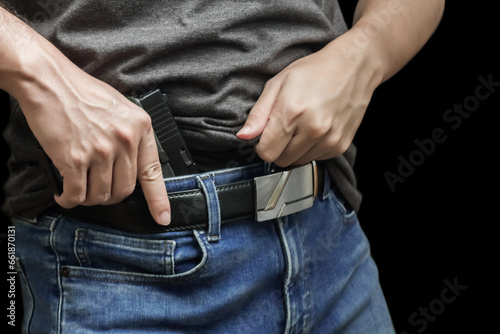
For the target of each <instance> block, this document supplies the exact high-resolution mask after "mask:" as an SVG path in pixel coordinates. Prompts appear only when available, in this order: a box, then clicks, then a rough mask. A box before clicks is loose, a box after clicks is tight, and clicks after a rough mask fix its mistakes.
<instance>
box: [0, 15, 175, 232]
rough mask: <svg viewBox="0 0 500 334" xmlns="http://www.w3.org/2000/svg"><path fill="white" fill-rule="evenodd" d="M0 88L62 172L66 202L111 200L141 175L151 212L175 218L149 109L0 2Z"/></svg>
mask: <svg viewBox="0 0 500 334" xmlns="http://www.w3.org/2000/svg"><path fill="white" fill-rule="evenodd" d="M0 89H2V90H4V91H6V92H8V93H9V94H11V95H12V96H13V97H14V98H16V99H17V100H18V101H19V104H20V106H21V109H22V110H23V113H24V115H25V116H26V120H27V121H28V125H29V126H30V128H31V130H32V131H33V134H34V135H35V137H36V138H37V139H38V141H39V142H40V144H41V145H42V147H43V149H44V150H45V152H46V153H47V155H48V156H49V157H50V158H51V159H52V161H53V162H54V165H55V166H56V167H57V169H58V170H59V171H60V173H61V175H62V176H63V177H64V185H63V187H64V188H63V193H62V194H61V196H56V197H55V200H56V201H57V203H59V205H61V206H62V207H65V208H71V207H74V206H76V205H97V204H102V205H106V204H113V203H117V202H119V201H121V200H122V199H124V198H125V197H126V196H128V195H130V194H131V192H132V191H133V190H134V188H135V184H136V180H139V182H140V184H141V186H142V188H143V191H144V194H145V196H146V200H147V201H148V205H149V209H150V211H151V214H152V216H153V218H154V219H155V220H156V221H157V222H158V223H162V224H166V223H168V222H170V213H169V212H170V204H169V201H168V198H167V193H166V190H165V186H164V183H163V177H162V173H161V166H160V164H159V161H158V153H157V149H156V143H155V139H154V136H153V131H152V127H151V120H150V118H149V116H148V114H147V113H146V112H145V111H144V110H142V109H141V108H139V107H137V106H136V105H135V104H133V103H131V102H130V101H128V99H127V98H125V97H124V96H123V95H121V94H120V93H119V92H118V91H116V90H115V89H114V88H112V87H111V86H109V85H107V84H106V83H104V82H102V81H100V80H97V79H96V78H94V77H92V76H90V75H88V74H87V73H85V72H84V71H82V70H81V69H80V68H78V67H77V66H76V65H74V64H73V63H72V62H71V61H70V60H69V59H68V58H66V57H65V56H64V55H63V54H62V53H61V52H60V51H59V50H58V49H57V48H56V47H54V46H53V45H52V44H51V43H50V42H48V41H47V40H46V39H44V38H43V37H42V36H40V35H39V34H37V33H36V32H35V31H34V30H32V29H31V28H30V27H28V26H27V25H26V24H24V23H23V22H22V21H20V20H19V19H18V18H16V17H15V16H14V15H12V14H10V13H9V12H8V11H6V10H5V9H3V8H0Z"/></svg>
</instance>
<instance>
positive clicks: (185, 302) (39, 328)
mask: <svg viewBox="0 0 500 334" xmlns="http://www.w3.org/2000/svg"><path fill="white" fill-rule="evenodd" d="M263 166H264V165H263V164H258V165H253V166H247V167H239V168H234V169H229V170H223V171H218V172H215V173H210V177H209V178H208V179H207V178H204V180H210V182H215V183H216V184H223V183H230V182H235V181H241V180H245V179H249V178H253V177H255V176H259V175H263V174H264V173H265V168H264V167H263ZM197 180H199V178H196V177H195V176H189V177H178V178H172V179H167V180H166V187H167V191H179V190H182V189H185V190H187V189H190V188H193V187H203V186H205V188H206V189H205V190H206V191H209V192H210V191H213V187H211V186H210V185H208V186H206V184H205V185H202V183H200V182H196V181H197ZM212 195H213V194H212ZM210 197H211V195H210V194H209V195H208V196H207V198H210ZM342 203H343V202H342V201H341V200H340V199H339V198H338V197H337V196H336V194H335V192H334V191H333V190H332V189H331V188H330V186H329V178H328V175H326V177H325V187H324V191H323V193H321V194H319V196H318V198H317V199H316V201H315V203H314V205H313V207H311V208H309V209H306V210H304V211H301V212H298V213H296V214H292V215H289V216H286V217H283V218H279V219H276V220H271V221H265V222H257V221H255V220H254V219H241V220H238V221H234V222H230V223H225V224H222V226H220V223H219V224H218V225H217V222H215V223H214V222H213V221H212V222H211V224H212V225H211V232H210V233H209V230H188V231H177V232H167V233H161V234H148V235H143V234H131V233H127V232H122V231H118V230H113V229H109V228H106V227H103V226H98V225H95V224H92V223H88V222H85V221H80V220H76V219H73V218H70V217H66V216H61V215H58V214H53V213H50V212H49V213H47V214H45V215H43V216H41V217H39V218H38V219H36V220H34V221H26V220H22V219H15V221H14V223H15V226H16V238H17V240H16V243H17V244H16V246H17V256H18V273H19V277H20V282H21V286H22V295H23V305H24V315H25V317H24V319H23V329H24V331H25V332H26V333H69V334H78V333H134V334H138V333H218V334H221V333H231V334H234V333H259V334H261V333H265V334H271V333H356V334H360V333H370V334H375V333H394V328H393V325H392V322H391V319H390V316H389V312H388V309H387V305H386V302H385V299H384V296H383V294H382V290H381V288H380V284H379V280H378V273H377V268H376V265H375V263H374V261H373V259H372V257H371V255H370V250H369V244H368V241H367V239H366V237H365V235H364V234H363V232H362V230H361V228H360V225H359V223H358V220H357V217H356V215H355V213H354V212H352V211H349V210H346V208H345V206H344V205H343V204H342ZM209 207H210V205H209ZM213 209H216V208H214V207H213V206H212V207H211V210H213ZM209 216H210V215H209ZM212 217H217V215H216V214H215V216H214V215H212ZM138 224H140V222H138ZM209 234H212V237H213V235H214V234H215V235H216V236H220V239H219V240H218V241H215V242H214V239H212V240H209Z"/></svg>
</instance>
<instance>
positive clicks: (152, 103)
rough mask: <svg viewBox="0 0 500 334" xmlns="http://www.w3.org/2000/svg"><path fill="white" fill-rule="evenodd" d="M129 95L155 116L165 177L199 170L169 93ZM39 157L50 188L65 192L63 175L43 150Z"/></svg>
mask: <svg viewBox="0 0 500 334" xmlns="http://www.w3.org/2000/svg"><path fill="white" fill-rule="evenodd" d="M128 98H129V100H131V101H132V102H134V103H135V104H137V105H138V106H139V107H141V108H143V109H144V110H145V111H146V112H147V113H148V114H149V116H150V117H151V122H152V125H153V130H154V136H155V140H156V146H157V148H158V156H159V160H160V164H161V167H162V173H163V177H164V178H168V177H172V176H179V175H188V174H195V173H197V172H198V169H197V167H196V164H195V163H194V161H193V158H192V157H191V153H190V152H189V149H188V147H187V146H186V143H185V142H184V138H183V137H182V134H181V133H180V131H179V128H178V127H177V123H176V122H175V120H174V117H173V116H172V113H171V111H170V108H169V107H168V105H167V99H166V95H165V94H163V93H162V92H161V91H160V90H158V89H157V90H154V91H152V92H149V93H147V94H145V95H143V96H140V97H128ZM37 158H38V162H39V164H40V166H41V167H42V169H43V171H44V176H45V179H46V181H47V183H48V185H49V187H50V189H51V190H52V191H53V192H54V193H55V194H61V193H62V191H63V177H62V176H61V174H60V173H59V171H58V170H57V168H56V167H55V165H54V164H53V163H52V161H51V160H50V158H49V156H48V155H47V154H46V153H45V151H43V150H42V149H40V150H38V151H37Z"/></svg>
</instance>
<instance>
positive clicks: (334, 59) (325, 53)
mask: <svg viewBox="0 0 500 334" xmlns="http://www.w3.org/2000/svg"><path fill="white" fill-rule="evenodd" d="M346 35H348V33H346V34H344V35H343V36H341V37H339V38H337V39H336V40H334V41H333V42H331V43H330V44H328V45H327V46H326V47H325V48H323V49H322V50H320V51H318V52H316V53H314V54H311V55H309V56H307V57H304V58H301V59H299V60H297V61H295V62H293V63H291V64H290V65H289V66H287V67H286V68H285V69H284V70H283V71H281V72H280V73H278V74H277V75H276V76H275V77H273V78H272V79H270V80H269V81H268V82H267V83H266V85H265V86H264V90H263V92H262V94H261V96H260V97H259V99H258V100H257V102H256V103H255V105H254V107H253V108H252V109H251V110H250V113H249V115H248V118H247V121H246V122H245V125H244V127H243V128H242V129H241V130H240V131H239V132H238V133H237V136H238V138H240V139H243V140H249V139H253V138H255V137H257V136H258V135H261V138H260V141H259V143H258V144H257V145H256V147H255V150H256V152H257V154H258V155H259V156H260V157H261V158H262V159H263V160H264V161H266V162H274V163H275V164H276V165H278V166H280V167H285V166H289V165H302V164H305V163H308V162H309V161H311V160H326V159H329V158H333V157H335V156H338V155H340V154H342V153H344V152H345V151H346V150H347V149H348V148H349V146H350V145H351V142H352V140H353V137H354V135H355V133H356V131H357V129H358V127H359V125H360V123H361V120H362V118H363V116H364V113H365V111H366V108H367V106H368V103H369V101H370V99H371V96H372V94H373V91H374V90H375V88H376V87H377V86H378V84H380V82H381V81H382V76H381V75H379V73H378V71H377V66H376V62H374V61H373V57H370V55H369V54H368V51H369V50H359V49H349V48H350V47H351V48H356V46H355V45H354V44H353V43H352V41H351V40H349V37H348V36H346ZM346 48H347V49H346ZM346 50H355V51H356V52H345V51H346ZM358 51H359V52H358Z"/></svg>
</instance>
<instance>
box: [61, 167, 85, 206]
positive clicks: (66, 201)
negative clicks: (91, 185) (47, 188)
mask: <svg viewBox="0 0 500 334" xmlns="http://www.w3.org/2000/svg"><path fill="white" fill-rule="evenodd" d="M61 175H62V176H63V178H64V182H63V192H62V193H61V195H54V199H55V201H56V203H57V204H59V205H60V206H61V207H63V208H65V209H71V208H74V207H75V206H77V205H80V204H81V203H83V202H84V201H85V199H86V194H87V167H86V166H83V165H82V166H80V167H74V168H71V169H66V170H61Z"/></svg>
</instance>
